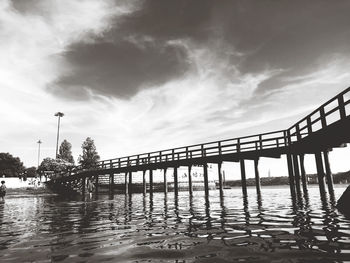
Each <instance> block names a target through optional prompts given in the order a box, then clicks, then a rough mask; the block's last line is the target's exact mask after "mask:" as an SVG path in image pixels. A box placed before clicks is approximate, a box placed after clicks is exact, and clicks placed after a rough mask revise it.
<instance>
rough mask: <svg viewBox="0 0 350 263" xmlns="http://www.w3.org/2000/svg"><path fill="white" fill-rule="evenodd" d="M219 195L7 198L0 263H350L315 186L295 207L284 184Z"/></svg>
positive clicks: (348, 242) (349, 241)
mask: <svg viewBox="0 0 350 263" xmlns="http://www.w3.org/2000/svg"><path fill="white" fill-rule="evenodd" d="M344 189H345V187H341V186H338V187H337V188H336V196H337V197H339V196H340V195H341V193H342V192H343V191H344ZM224 194H225V196H224V198H220V196H219V194H218V191H211V192H210V197H209V199H206V198H205V197H204V194H203V192H201V191H197V192H194V196H193V197H192V198H190V197H189V195H188V193H187V192H180V193H179V198H178V199H177V200H176V199H175V198H174V193H168V194H167V195H166V196H165V195H164V193H154V194H153V196H151V195H149V194H147V195H146V196H143V195H142V194H133V195H131V196H125V195H113V196H111V195H103V194H100V195H98V196H93V197H92V198H91V199H89V198H88V197H87V198H86V200H85V201H81V200H69V199H67V198H63V197H60V196H55V195H42V196H31V195H27V196H18V195H17V196H16V195H12V196H11V195H9V196H8V198H7V199H6V202H5V203H2V204H0V225H1V227H0V250H1V251H0V262H178V263H180V262H350V220H349V219H347V218H345V217H344V216H343V215H341V214H340V213H339V212H338V211H337V210H336V209H334V208H332V206H331V205H330V204H322V202H321V201H320V198H319V191H318V189H317V188H316V187H310V189H309V200H308V202H307V203H305V204H299V205H298V207H295V206H294V207H293V206H292V204H291V200H290V198H289V190H288V188H287V187H282V186H281V187H264V188H263V189H262V198H261V199H258V198H257V196H256V193H255V189H253V188H250V189H248V196H249V197H248V198H247V199H246V200H244V199H243V198H242V194H241V190H240V189H238V188H237V189H225V192H224ZM80 199H81V198H80Z"/></svg>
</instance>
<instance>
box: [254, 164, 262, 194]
mask: <svg viewBox="0 0 350 263" xmlns="http://www.w3.org/2000/svg"><path fill="white" fill-rule="evenodd" d="M254 170H255V185H256V194H257V195H258V196H261V183H260V174H259V158H257V159H255V160H254Z"/></svg>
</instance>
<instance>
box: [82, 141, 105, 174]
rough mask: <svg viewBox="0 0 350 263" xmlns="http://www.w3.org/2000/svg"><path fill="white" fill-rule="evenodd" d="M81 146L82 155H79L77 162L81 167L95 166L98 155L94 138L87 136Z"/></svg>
mask: <svg viewBox="0 0 350 263" xmlns="http://www.w3.org/2000/svg"><path fill="white" fill-rule="evenodd" d="M81 148H82V150H83V155H80V156H79V160H78V161H79V164H80V165H81V166H82V167H83V168H93V167H96V165H97V162H98V161H99V160H100V156H99V155H98V153H97V151H96V146H95V143H94V140H92V139H91V138H90V137H87V138H86V140H85V141H84V142H83V144H82V145H81Z"/></svg>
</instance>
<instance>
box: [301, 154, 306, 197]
mask: <svg viewBox="0 0 350 263" xmlns="http://www.w3.org/2000/svg"><path fill="white" fill-rule="evenodd" d="M299 159H300V174H301V181H302V183H303V192H304V195H305V196H307V195H308V190H307V184H308V182H307V177H306V172H305V164H304V159H305V155H304V154H300V155H299Z"/></svg>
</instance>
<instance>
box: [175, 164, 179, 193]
mask: <svg viewBox="0 0 350 263" xmlns="http://www.w3.org/2000/svg"><path fill="white" fill-rule="evenodd" d="M178 187H179V186H178V175H177V167H174V192H175V195H178V193H179V188H178Z"/></svg>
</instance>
